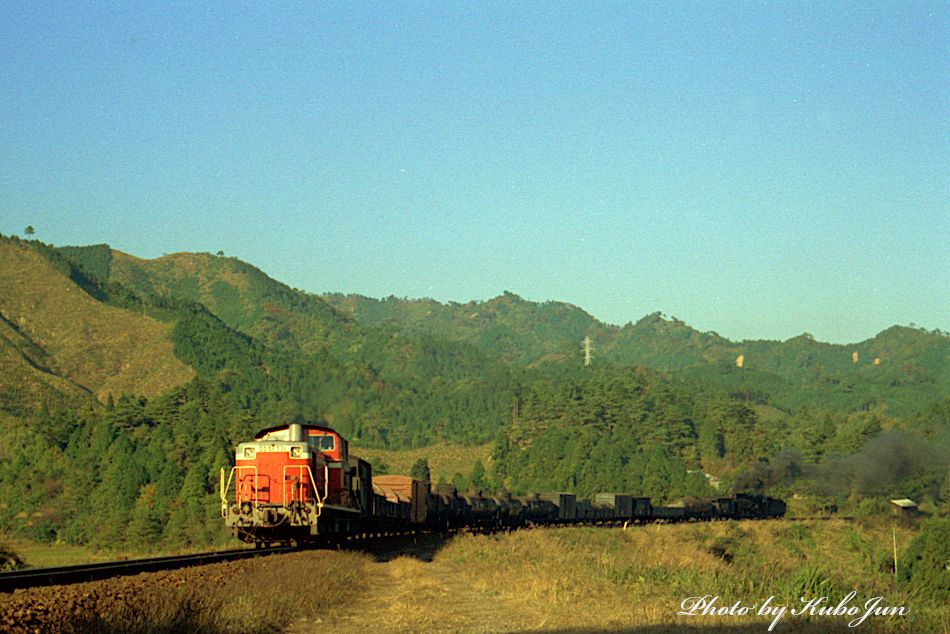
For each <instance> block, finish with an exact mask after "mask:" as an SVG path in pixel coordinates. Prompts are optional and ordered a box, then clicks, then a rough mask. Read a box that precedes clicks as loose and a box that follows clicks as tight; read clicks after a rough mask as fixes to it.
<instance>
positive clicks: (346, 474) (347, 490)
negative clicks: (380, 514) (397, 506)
mask: <svg viewBox="0 0 950 634" xmlns="http://www.w3.org/2000/svg"><path fill="white" fill-rule="evenodd" d="M347 449H348V448H347V443H346V440H344V439H343V438H342V437H341V436H340V435H339V434H338V433H336V432H335V431H333V430H332V429H328V428H325V427H318V426H316V425H301V424H297V423H292V424H287V425H280V426H277V427H271V428H268V429H265V430H263V431H261V432H259V433H258V434H257V435H256V436H255V437H254V440H253V441H252V442H246V443H241V444H240V445H238V447H237V450H236V455H235V465H234V467H233V468H232V469H231V473H230V476H229V477H228V478H227V481H225V474H224V469H222V470H221V514H222V516H223V517H224V519H225V523H226V524H227V525H229V526H231V527H232V528H233V529H234V531H235V533H236V534H237V535H238V537H240V538H242V539H244V540H245V541H249V542H250V541H261V539H260V537H259V536H258V535H259V534H264V533H266V534H267V535H270V536H275V535H276V536H278V537H280V538H284V537H286V539H282V540H283V541H290V540H291V539H298V538H300V539H305V538H306V537H307V536H308V535H311V536H312V535H318V534H322V533H329V532H339V529H341V528H342V527H343V526H345V525H346V521H348V520H347V519H345V517H344V519H342V520H341V519H340V517H341V516H349V515H351V514H356V515H359V514H361V513H363V512H364V509H366V508H368V506H369V505H368V504H367V500H366V491H367V490H369V491H371V490H372V489H371V488H370V487H369V484H368V482H369V478H370V474H369V472H368V465H366V468H360V467H361V465H359V464H358V463H359V462H362V461H357V460H354V461H352V462H353V463H354V464H352V465H351V464H349V463H350V462H351V461H350V460H349V457H348V451H347ZM232 480H233V481H234V488H233V495H234V502H233V503H231V502H229V500H228V498H229V496H230V494H231V491H232V489H231V481H232ZM364 480H365V482H364ZM321 517H323V520H321Z"/></svg>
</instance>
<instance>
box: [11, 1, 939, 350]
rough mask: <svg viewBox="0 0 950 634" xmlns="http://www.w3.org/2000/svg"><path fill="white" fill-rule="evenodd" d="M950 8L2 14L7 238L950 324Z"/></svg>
mask: <svg viewBox="0 0 950 634" xmlns="http://www.w3.org/2000/svg"><path fill="white" fill-rule="evenodd" d="M948 32H950V4H948V3H946V2H943V3H928V2H879V3H865V2H861V3H847V2H840V3H838V2H836V3H828V2H819V3H807V2H794V3H776V4H772V3H752V2H741V3H707V2H700V3H691V2H674V3H639V2H637V3H626V2H617V3H599V2H566V3H560V2H556V3H555V2H552V3H512V2H500V3H491V2H474V3H435V2H433V3H421V2H389V3H379V4H377V3H320V4H318V3H301V4H291V3H267V2H264V3H246V4H243V3H234V2H221V3H192V2H188V3H181V4H178V5H176V4H173V3H144V2H141V3H137V2H119V3H100V2H76V3H67V4H60V3H55V4H54V3H41V2H36V3H33V2H23V3H15V2H6V3H2V4H0V94H2V95H3V99H2V100H0V232H2V233H4V234H7V235H9V234H21V235H22V231H23V228H24V227H25V226H26V225H28V224H29V225H32V226H34V227H35V228H36V237H37V238H40V239H42V240H44V241H46V242H52V243H54V244H57V245H66V244H93V243H102V242H106V243H109V244H110V245H112V246H113V247H114V248H117V249H119V250H122V251H125V252H128V253H131V254H133V255H137V256H139V257H145V258H152V257H159V256H161V255H162V254H163V253H172V252H177V251H211V252H217V251H218V250H223V251H224V252H225V253H226V254H227V255H233V256H236V257H240V258H241V259H244V260H246V261H249V262H251V263H253V264H255V265H256V266H258V267H260V268H261V269H263V270H264V271H265V272H267V273H268V274H269V275H271V276H272V277H275V278H277V279H279V280H281V281H284V282H286V283H288V284H290V285H292V286H295V287H298V288H301V289H303V290H307V291H311V292H328V291H339V292H353V293H361V294H365V295H370V296H374V297H382V296H387V295H391V294H392V295H396V296H400V297H402V296H405V297H432V298H435V299H438V300H441V301H448V300H452V301H463V302H464V301H468V300H470V299H478V300H484V299H488V298H490V297H493V296H496V295H498V294H500V293H501V292H502V291H505V290H508V291H511V292H514V293H517V294H519V295H522V296H523V297H525V298H527V299H531V300H537V301H543V300H559V301H566V302H570V303H573V304H576V305H578V306H580V307H582V308H584V309H585V310H587V311H588V312H590V313H591V314H592V315H594V316H595V317H597V318H599V319H601V320H603V321H606V322H608V323H615V324H623V323H626V322H627V321H636V320H637V319H639V318H640V317H642V316H643V315H645V314H648V313H652V312H655V311H662V312H664V313H666V314H668V315H672V316H675V317H677V318H679V319H682V320H684V321H686V322H687V323H689V324H690V325H692V326H694V327H696V328H698V329H700V330H714V331H716V332H719V333H720V334H722V335H724V336H727V337H729V338H732V339H753V338H770V339H787V338H789V337H792V336H795V335H797V334H799V333H801V332H806V331H807V332H809V333H811V334H813V335H814V336H815V337H816V338H818V339H820V340H825V341H833V342H842V343H843V342H854V341H859V340H862V339H865V338H868V337H871V336H873V335H874V334H876V333H877V332H879V331H880V330H883V329H884V328H886V327H888V326H890V325H893V324H895V323H897V324H909V323H916V324H918V325H921V326H925V327H927V328H940V329H942V330H950V299H948V298H950V255H948V253H950V249H948V248H947V244H948V243H950V133H948V124H947V122H948V121H950V44H948V42H950V40H948V38H947V35H946V34H947V33H948Z"/></svg>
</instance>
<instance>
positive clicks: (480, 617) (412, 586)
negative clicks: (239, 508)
mask: <svg viewBox="0 0 950 634" xmlns="http://www.w3.org/2000/svg"><path fill="white" fill-rule="evenodd" d="M373 566H374V569H373V570H372V573H371V574H370V575H369V576H368V577H367V579H366V584H367V585H366V590H367V594H366V596H365V597H363V598H362V599H361V600H359V601H358V602H356V603H354V604H353V605H349V606H346V607H344V608H341V609H340V610H337V611H334V613H333V615H332V616H331V617H327V618H323V619H319V620H310V619H305V618H302V619H299V620H297V621H295V622H294V623H293V625H292V626H291V627H290V628H289V629H288V631H289V632H292V633H293V634H311V633H313V634H315V633H316V632H325V631H327V628H328V627H331V628H332V630H333V631H334V632H339V633H340V634H349V633H357V632H358V633H360V634H367V633H369V632H475V633H479V634H482V633H488V632H511V631H515V630H530V629H532V628H531V624H530V623H529V622H527V619H526V617H525V616H524V615H523V614H521V613H520V612H519V610H518V609H517V606H514V605H512V604H510V603H509V602H507V601H505V600H503V599H501V598H499V597H497V596H493V595H494V594H495V593H493V592H492V591H491V589H490V588H486V589H482V588H476V587H475V586H473V585H472V584H471V583H467V582H466V580H465V576H464V575H463V574H462V571H461V570H460V569H459V564H457V563H456V562H453V561H450V560H446V559H444V558H440V557H439V556H438V555H436V556H435V557H434V558H433V559H432V560H431V561H424V560H420V559H419V558H416V557H411V556H399V557H397V558H395V559H393V560H391V561H384V562H379V563H376V564H373Z"/></svg>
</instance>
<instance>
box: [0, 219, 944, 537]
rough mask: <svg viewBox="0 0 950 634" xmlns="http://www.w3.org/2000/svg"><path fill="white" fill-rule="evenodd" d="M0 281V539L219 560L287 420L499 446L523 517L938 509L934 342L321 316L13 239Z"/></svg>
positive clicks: (383, 308) (531, 315)
mask: <svg viewBox="0 0 950 634" xmlns="http://www.w3.org/2000/svg"><path fill="white" fill-rule="evenodd" d="M0 264H2V267H0V361H2V364H3V365H2V367H0V438H3V439H4V440H3V442H2V443H0V527H7V528H11V529H16V530H20V529H22V530H24V531H26V532H27V533H29V534H31V535H33V536H35V537H40V538H44V539H46V538H49V539H53V538H56V539H64V540H68V541H83V542H94V543H100V544H103V545H106V544H115V543H121V542H127V543H129V544H133V545H136V544H139V545H141V544H154V543H156V542H158V541H161V542H163V543H166V544H170V545H171V544H175V545H179V544H198V543H204V542H206V541H208V540H209V539H212V537H213V535H216V534H218V532H217V530H218V528H216V527H217V524H216V516H215V513H216V510H215V509H216V500H215V490H214V488H215V484H216V483H215V475H216V473H217V470H218V469H219V468H220V467H222V466H224V465H226V464H227V463H228V462H229V461H230V455H231V451H232V449H233V446H234V445H235V444H236V443H237V442H240V441H242V440H245V439H246V438H248V437H249V436H250V435H251V434H253V433H254V432H255V431H256V430H257V429H260V428H262V427H266V426H269V425H272V424H275V422H278V421H286V420H313V421H318V422H325V423H327V424H330V425H332V426H334V427H336V428H338V429H339V431H341V432H342V433H344V434H345V435H347V436H348V437H350V438H351V439H352V440H354V441H355V446H360V445H362V446H377V447H386V448H391V449H398V448H408V447H421V446H424V445H428V444H432V443H439V442H454V443H463V444H464V443H486V442H488V441H493V443H494V450H493V455H492V459H491V461H490V462H489V463H486V465H487V469H486V465H483V464H482V463H480V462H479V463H478V464H474V465H473V466H472V475H471V477H469V478H468V479H467V480H468V483H471V484H474V485H477V486H479V487H485V488H496V487H503V488H507V489H509V490H512V491H515V492H524V491H530V490H543V489H568V490H574V491H578V492H580V493H585V494H589V493H592V492H594V491H597V490H616V491H622V490H626V491H632V492H636V493H640V494H644V495H650V496H653V497H657V498H673V497H676V496H679V495H684V494H705V493H712V492H713V490H712V489H711V488H710V484H709V482H708V481H707V479H706V476H705V475H704V473H709V474H715V475H716V476H718V477H719V478H721V479H722V480H723V482H724V486H729V485H735V486H737V487H741V488H748V489H754V490H759V489H762V488H763V487H765V488H769V487H773V488H774V487H778V489H775V490H776V491H778V492H780V493H782V492H784V493H786V494H787V493H791V492H801V491H804V492H807V493H812V494H821V495H831V496H845V497H848V498H849V499H854V500H861V499H862V497H863V496H869V495H887V494H889V492H891V491H892V490H893V489H894V488H895V487H899V488H900V491H901V493H902V494H903V495H915V496H921V497H922V499H928V500H934V501H937V500H941V499H944V493H942V492H941V489H940V487H939V483H940V482H943V480H944V479H945V474H946V466H947V465H946V458H945V455H946V454H947V453H950V444H948V443H947V436H948V430H950V405H948V404H950V400H948V397H950V389H948V367H950V362H948V337H947V335H944V334H943V333H939V332H926V331H923V330H920V329H915V328H906V327H894V328H891V329H888V330H886V331H884V332H882V333H881V334H879V335H878V336H877V337H875V338H873V339H870V340H868V341H865V342H861V343H859V344H854V345H851V346H839V345H832V344H825V343H820V342H816V341H814V340H813V339H812V338H811V337H809V336H807V335H803V336H801V337H797V338H795V339H792V340H789V341H786V342H772V341H752V342H739V343H736V342H731V341H729V340H726V339H724V338H722V337H720V336H718V335H716V334H715V333H699V332H697V331H695V330H694V329H692V328H690V327H689V326H688V325H686V324H684V323H682V322H680V321H678V320H675V319H668V318H665V317H663V316H662V315H660V314H653V315H648V316H646V317H644V318H643V319H641V320H640V321H638V322H636V323H631V324H627V325H625V326H623V327H617V326H611V325H607V324H603V323H600V322H598V321H597V320H596V319H594V318H593V317H591V316H590V315H589V314H587V313H585V312H584V311H583V310H581V309H579V308H577V307H574V306H571V305H569V304H563V303H557V302H545V303H542V304H538V303H533V302H528V301H525V300H523V299H521V298H519V297H517V296H515V295H513V294H511V293H506V294H504V295H502V296H500V297H498V298H495V299H493V300H490V301H488V302H470V303H468V304H440V303H438V302H434V301H431V300H418V301H415V300H400V299H395V298H388V299H385V300H372V299H368V298H362V297H358V296H342V295H329V296H326V297H322V298H321V297H318V296H315V295H310V294H307V293H304V292H302V291H299V290H296V289H292V288H290V287H288V286H286V285H284V284H281V283H280V282H278V281H276V280H273V279H271V278H270V277H268V276H267V275H266V274H264V273H263V272H262V271H260V270H259V269H257V268H255V267H253V266H251V265H249V264H246V263H244V262H241V261H239V260H236V259H233V258H225V257H223V256H213V255H210V254H176V255H172V256H166V257H163V258H158V259H156V260H139V259H137V258H134V257H133V256H129V255H126V254H122V253H120V252H117V251H114V250H112V249H111V248H110V247H108V246H107V245H95V246H90V247H53V246H51V245H46V244H43V243H40V242H37V241H22V240H18V239H11V238H3V237H2V236H0ZM585 337H590V338H591V339H592V340H593V341H594V346H595V357H594V363H593V365H592V366H590V367H585V366H584V365H583V363H582V355H581V350H580V344H581V340H582V339H584V338H585ZM740 356H741V359H742V363H741V364H740V363H738V360H739V358H740ZM740 366H741V367H740ZM944 448H946V451H944ZM941 452H943V453H941ZM941 456H942V457H941ZM456 476H457V477H455V478H453V479H455V480H456V481H459V482H462V481H465V480H466V479H465V478H464V477H463V476H462V475H461V474H456ZM796 477H798V478H799V479H798V480H795V478H796ZM819 482H821V483H824V484H820V485H819V484H818V483H819ZM792 483H795V484H794V485H793V484H792ZM792 486H794V487H795V488H794V489H792V488H791V487H792ZM782 487H785V488H784V489H783V488H782Z"/></svg>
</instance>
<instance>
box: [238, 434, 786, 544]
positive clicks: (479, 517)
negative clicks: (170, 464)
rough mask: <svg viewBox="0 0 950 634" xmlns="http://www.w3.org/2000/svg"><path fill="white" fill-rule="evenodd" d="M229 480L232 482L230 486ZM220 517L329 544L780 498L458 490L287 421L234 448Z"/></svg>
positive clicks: (281, 537) (768, 507) (731, 506)
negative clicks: (376, 470)
mask: <svg viewBox="0 0 950 634" xmlns="http://www.w3.org/2000/svg"><path fill="white" fill-rule="evenodd" d="M232 483H233V488H232ZM220 497H221V516H222V517H223V518H224V521H225V524H226V525H227V526H229V527H230V528H231V529H232V530H233V532H234V534H235V536H237V537H238V538H239V539H241V540H243V541H245V542H248V543H254V544H257V545H264V544H268V543H290V544H302V543H305V542H326V543H332V542H334V541H339V540H341V539H346V538H350V537H353V536H360V535H365V534H378V533H390V532H393V533H403V532H417V531H423V530H433V531H450V530H458V529H466V528H467V529H472V530H484V531H492V530H501V529H514V528H520V527H525V526H534V525H556V524H578V523H594V524H615V523H628V522H629V523H638V522H657V521H667V522H679V521H695V520H714V519H764V518H772V517H781V516H783V515H784V514H785V503H784V502H783V501H781V500H776V499H774V498H770V497H766V496H762V495H747V494H737V495H733V496H731V497H720V498H711V499H707V498H702V499H700V498H683V499H682V500H681V501H679V502H678V503H675V504H671V505H668V506H660V505H654V504H653V503H652V502H651V500H650V499H649V498H647V497H639V496H635V495H629V494H621V493H598V494H597V495H596V496H594V499H593V500H584V499H579V498H577V496H575V495H574V494H573V493H534V494H531V495H526V496H512V495H508V494H504V495H495V496H486V495H482V494H481V493H469V494H460V493H459V492H458V491H456V490H455V488H454V487H452V486H449V485H435V486H433V487H432V488H431V489H430V488H429V486H428V485H427V484H426V483H424V482H422V481H420V480H416V479H413V478H410V477H408V476H398V475H377V476H374V475H373V471H372V466H371V465H370V464H369V463H368V462H366V461H365V460H362V459H360V458H357V457H355V456H351V455H350V452H349V445H348V443H347V441H346V439H345V438H343V437H342V436H341V435H340V434H338V433H337V432H335V431H334V430H332V429H330V428H328V427H320V426H317V425H309V424H307V425H304V424H298V423H291V424H285V425H279V426H276V427H270V428H268V429H264V430H263V431H261V432H259V433H258V434H257V435H256V436H255V437H254V440H253V441H251V442H244V443H241V444H239V445H238V447H237V450H236V456H235V464H234V466H233V467H232V468H231V470H230V473H227V472H226V470H225V469H223V468H222V469H221V489H220Z"/></svg>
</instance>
